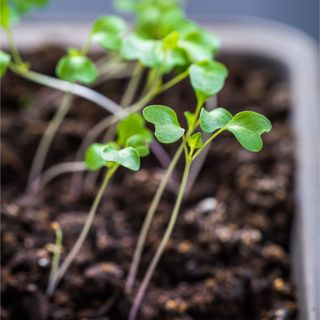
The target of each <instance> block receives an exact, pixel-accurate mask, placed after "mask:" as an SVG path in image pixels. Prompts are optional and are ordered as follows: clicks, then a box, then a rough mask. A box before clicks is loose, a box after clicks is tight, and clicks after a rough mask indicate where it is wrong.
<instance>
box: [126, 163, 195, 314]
mask: <svg viewBox="0 0 320 320" xmlns="http://www.w3.org/2000/svg"><path fill="white" fill-rule="evenodd" d="M190 165H191V163H190V162H188V161H187V162H186V165H185V169H184V172H183V177H182V181H181V186H180V190H179V193H178V197H177V200H176V203H175V206H174V209H173V211H172V214H171V217H170V220H169V223H168V226H167V229H166V231H165V234H164V236H163V238H162V240H161V242H160V245H159V247H158V249H157V251H156V254H155V255H154V257H153V259H152V261H151V263H150V265H149V267H148V269H147V272H146V274H145V276H144V278H143V280H142V283H141V286H140V288H139V290H138V292H137V295H136V297H135V299H134V301H133V305H132V308H131V310H130V314H129V320H135V319H136V317H137V314H138V311H139V308H140V305H141V302H142V299H143V297H144V294H145V292H146V289H147V287H148V285H149V282H150V280H151V277H152V275H153V273H154V270H155V268H156V266H157V265H158V263H159V261H160V259H161V257H162V254H163V252H164V250H165V248H166V246H167V244H168V241H169V239H170V236H171V234H172V231H173V229H174V226H175V224H176V221H177V218H178V214H179V211H180V208H181V203H182V200H183V196H184V192H185V189H186V186H187V181H188V175H189V170H190Z"/></svg>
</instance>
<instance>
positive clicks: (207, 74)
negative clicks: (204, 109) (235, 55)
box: [190, 61, 228, 100]
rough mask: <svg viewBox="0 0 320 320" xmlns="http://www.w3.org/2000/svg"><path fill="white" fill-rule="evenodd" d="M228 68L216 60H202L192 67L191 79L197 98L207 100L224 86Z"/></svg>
mask: <svg viewBox="0 0 320 320" xmlns="http://www.w3.org/2000/svg"><path fill="white" fill-rule="evenodd" d="M227 76H228V70H227V68H226V67H225V66H224V65H223V64H221V63H219V62H216V61H202V62H199V63H197V64H193V65H192V66H191V67H190V80H191V85H192V87H193V89H194V90H195V91H196V94H197V98H198V99H202V100H207V99H208V98H210V97H211V96H213V95H216V94H217V93H218V92H219V91H220V90H221V89H222V88H223V86H224V81H225V79H226V78H227Z"/></svg>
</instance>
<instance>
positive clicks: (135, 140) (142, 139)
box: [126, 134, 150, 157]
mask: <svg viewBox="0 0 320 320" xmlns="http://www.w3.org/2000/svg"><path fill="white" fill-rule="evenodd" d="M126 147H133V148H134V149H135V150H136V151H137V152H138V153H139V156H140V157H146V156H148V155H149V153H150V150H149V142H148V140H147V139H146V136H145V135H142V134H136V135H134V136H131V137H130V138H129V139H128V140H127V142H126Z"/></svg>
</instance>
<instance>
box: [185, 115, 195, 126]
mask: <svg viewBox="0 0 320 320" xmlns="http://www.w3.org/2000/svg"><path fill="white" fill-rule="evenodd" d="M184 116H185V117H186V119H187V124H188V128H189V129H190V128H192V127H193V125H194V123H195V121H196V115H195V114H194V113H192V112H190V111H186V112H185V113H184Z"/></svg>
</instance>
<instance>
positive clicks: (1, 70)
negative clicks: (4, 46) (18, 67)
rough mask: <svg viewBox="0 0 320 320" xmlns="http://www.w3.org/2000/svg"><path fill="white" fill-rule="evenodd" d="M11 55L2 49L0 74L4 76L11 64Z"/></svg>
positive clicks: (0, 53)
mask: <svg viewBox="0 0 320 320" xmlns="http://www.w3.org/2000/svg"><path fill="white" fill-rule="evenodd" d="M10 61H11V57H10V55H8V54H7V53H5V52H4V51H2V50H0V76H1V77H2V76H3V75H4V74H5V73H6V71H7V68H8V65H9V64H10Z"/></svg>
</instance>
